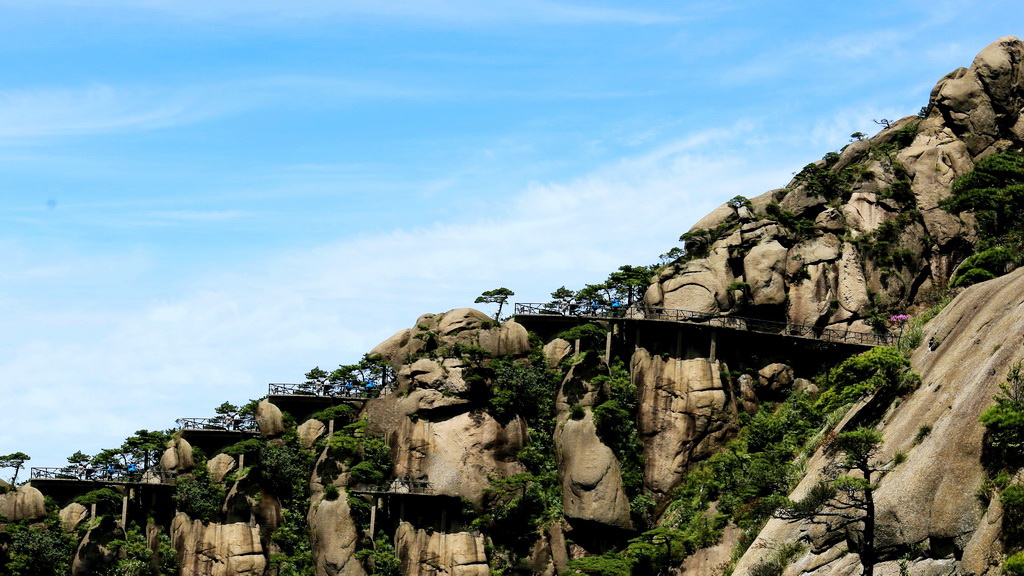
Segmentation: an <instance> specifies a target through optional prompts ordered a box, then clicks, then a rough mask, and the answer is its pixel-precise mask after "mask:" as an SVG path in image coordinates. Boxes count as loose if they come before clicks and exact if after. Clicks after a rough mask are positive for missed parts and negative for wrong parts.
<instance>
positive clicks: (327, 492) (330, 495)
mask: <svg viewBox="0 0 1024 576" xmlns="http://www.w3.org/2000/svg"><path fill="white" fill-rule="evenodd" d="M340 495H341V491H340V490H338V487H337V486H335V485H334V484H328V485H326V486H324V500H331V501H334V500H337V499H338V496H340Z"/></svg>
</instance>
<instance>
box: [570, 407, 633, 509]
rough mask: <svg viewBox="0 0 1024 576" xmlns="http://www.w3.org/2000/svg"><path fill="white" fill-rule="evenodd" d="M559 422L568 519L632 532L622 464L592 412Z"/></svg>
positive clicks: (588, 411) (587, 410) (587, 411)
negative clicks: (598, 432) (609, 445)
mask: <svg viewBox="0 0 1024 576" xmlns="http://www.w3.org/2000/svg"><path fill="white" fill-rule="evenodd" d="M563 417H564V415H563ZM559 420H562V421H561V423H560V425H559V426H558V430H557V432H556V433H555V450H556V454H557V455H558V463H559V470H561V477H562V502H563V507H564V510H563V513H564V515H565V517H566V518H568V519H569V520H570V522H571V521H572V520H573V519H578V520H588V521H592V522H597V523H600V524H606V525H608V526H615V527H618V528H630V529H631V528H632V527H633V525H632V522H631V520H630V517H629V498H627V497H626V493H625V492H624V491H623V489H622V473H621V471H620V469H619V461H618V460H617V459H616V458H615V453H614V452H612V449H611V448H609V447H608V446H606V445H605V444H604V443H602V442H601V439H600V438H599V437H598V435H597V428H596V427H595V426H594V417H593V415H592V414H591V412H590V410H589V409H586V410H585V413H584V417H583V418H582V419H580V420H572V419H567V418H566V419H564V420H563V418H560V419H559Z"/></svg>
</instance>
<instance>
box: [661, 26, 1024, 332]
mask: <svg viewBox="0 0 1024 576" xmlns="http://www.w3.org/2000/svg"><path fill="white" fill-rule="evenodd" d="M1022 106H1024V45H1022V43H1021V42H1020V40H1018V39H1016V38H1013V37H1007V38H1003V39H1001V40H998V41H996V42H995V43H993V44H992V45H990V46H989V47H987V48H986V49H985V50H984V51H982V52H981V53H980V54H979V55H978V57H977V58H976V59H975V61H974V63H973V64H972V65H971V67H970V68H960V69H958V70H955V71H954V72H952V73H950V74H949V75H947V76H946V77H945V78H943V79H942V80H940V81H939V83H938V84H937V85H936V86H935V89H934V90H933V91H932V94H931V98H930V101H929V103H928V106H927V107H926V108H924V109H923V110H922V115H920V116H916V117H908V118H903V119H901V120H897V121H894V122H891V125H890V126H888V127H887V128H885V129H884V130H882V131H881V132H879V133H878V134H877V135H875V136H873V137H864V138H861V139H859V140H856V141H854V142H852V143H851V144H850V145H848V146H846V147H845V148H844V149H843V151H842V152H841V153H839V154H834V153H831V154H828V155H826V157H825V159H824V160H822V161H819V162H817V163H815V164H811V165H808V166H807V167H805V168H804V170H802V171H801V172H800V173H799V174H798V175H797V176H796V178H794V180H793V181H792V182H790V183H789V185H787V186H786V187H785V188H781V189H778V190H773V191H770V192H767V193H765V194H762V195H760V196H757V197H755V198H752V199H751V200H750V201H749V202H747V201H745V199H742V198H741V199H736V200H734V201H732V202H730V203H727V204H725V205H723V206H721V207H719V208H718V209H716V210H715V211H714V212H712V213H711V214H709V215H708V216H706V217H705V218H703V219H702V220H700V221H699V222H698V223H697V224H696V225H695V226H694V228H693V229H691V231H690V232H689V234H688V235H687V236H688V237H689V238H688V240H687V242H686V247H687V250H686V251H687V254H688V256H687V257H684V258H682V259H680V261H677V262H676V263H674V264H672V265H670V266H668V267H666V268H665V269H664V270H663V271H662V272H661V273H660V274H659V275H658V277H657V279H656V281H655V282H654V283H653V284H652V285H651V287H650V289H649V290H648V291H647V294H646V303H647V304H648V305H649V306H655V307H666V308H681V309H686V310H695V311H700V312H713V313H719V312H721V313H734V314H739V315H754V316H757V317H762V318H773V319H779V320H781V319H786V320H788V321H789V322H793V323H798V324H811V325H817V326H853V327H857V328H861V329H864V328H868V326H866V325H865V321H866V320H870V319H871V317H872V316H873V315H876V316H877V315H879V314H880V313H882V315H885V314H884V313H886V312H889V311H897V310H905V309H906V307H907V306H908V305H910V304H912V303H914V302H917V301H919V300H921V299H928V298H930V297H933V296H934V293H935V291H936V290H937V289H941V288H943V287H945V286H946V284H947V282H948V280H949V278H950V275H951V273H952V272H953V269H954V268H955V267H956V266H957V265H958V264H959V263H960V261H961V260H962V259H963V258H964V257H965V256H966V255H967V254H968V253H969V247H970V246H971V245H972V244H973V243H974V242H975V237H974V231H973V230H974V227H973V221H972V220H971V217H970V216H969V215H967V216H965V217H964V218H963V219H960V218H958V217H956V216H953V215H951V214H949V213H947V212H946V211H944V210H942V209H941V208H939V206H938V204H939V202H940V201H941V200H943V199H944V198H947V197H948V196H949V194H950V190H951V186H952V183H953V181H954V180H955V179H956V178H957V177H958V176H961V175H963V174H965V173H967V172H968V171H970V170H971V169H972V168H973V166H974V163H975V162H976V161H977V160H978V159H980V158H982V157H984V156H987V155H990V154H992V153H995V152H1003V151H1006V150H1009V149H1011V148H1014V147H1019V146H1020V145H1021V143H1022V142H1024V115H1022V112H1021V111H1022Z"/></svg>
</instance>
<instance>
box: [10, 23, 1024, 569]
mask: <svg viewBox="0 0 1024 576" xmlns="http://www.w3.org/2000/svg"><path fill="white" fill-rule="evenodd" d="M880 123H881V124H882V125H883V129H882V130H881V131H880V132H879V133H878V134H876V135H874V136H870V137H869V136H867V135H861V134H857V135H854V141H853V142H851V143H850V144H849V145H848V146H846V147H845V148H844V149H843V150H842V151H840V152H830V153H828V154H826V155H825V157H824V158H823V159H822V160H821V161H819V162H816V163H813V164H810V165H808V166H806V167H804V168H803V170H801V171H800V172H799V173H798V174H797V176H796V177H795V178H794V179H793V181H792V182H790V183H789V184H788V185H786V186H785V187H784V188H780V189H777V190H772V191H769V192H766V193H764V194H761V195H759V196H756V197H753V198H749V199H748V198H744V197H736V198H734V199H733V200H731V201H730V202H728V203H726V204H724V205H723V206H721V207H719V208H718V209H716V210H715V211H713V212H712V213H711V214H709V215H707V216H706V217H705V218H703V219H702V220H701V221H700V222H698V223H697V225H696V226H695V227H694V228H693V229H691V230H690V231H689V232H687V233H686V234H684V235H683V240H684V241H685V249H684V250H682V251H676V253H673V254H672V255H671V257H672V258H673V259H672V261H670V262H668V263H666V264H665V265H663V266H661V267H660V268H658V269H657V270H656V271H655V274H654V276H653V278H652V280H651V283H650V286H649V287H648V288H647V289H646V293H645V294H644V296H643V298H642V301H638V302H632V301H629V302H626V305H624V306H609V307H607V308H602V309H601V310H600V311H596V310H595V311H583V312H582V313H580V314H571V313H567V312H570V311H571V309H570V308H569V304H568V302H569V300H568V298H564V299H563V301H562V302H561V303H552V304H551V305H550V306H548V307H547V309H546V310H532V311H530V312H531V313H526V314H517V315H515V316H514V319H509V320H505V321H502V322H498V321H496V320H494V319H492V318H491V317H489V316H487V315H486V314H484V313H482V312H480V311H477V310H473V309H469V308H464V309H458V310H452V311H449V312H446V313H443V314H426V315H424V316H421V317H420V318H419V319H417V320H416V321H415V323H414V324H413V325H412V326H411V327H410V328H408V329H405V330H402V331H400V332H399V333H397V334H395V335H394V336H392V337H391V338H389V339H388V340H386V341H385V342H382V343H381V344H379V345H378V346H377V347H375V348H374V349H373V350H371V351H369V353H368V354H367V356H366V358H365V359H364V360H363V361H362V362H360V363H359V364H356V365H347V366H342V367H340V368H339V370H337V371H335V372H333V373H328V372H326V371H320V370H319V369H316V370H314V371H311V372H310V373H309V374H307V381H306V383H304V384H303V385H301V386H300V387H299V388H298V389H297V391H298V392H300V393H298V394H295V393H284V392H278V393H272V394H271V395H269V396H268V397H266V398H264V399H262V400H261V401H260V402H259V403H258V404H255V405H253V406H251V407H249V409H238V408H237V407H229V408H234V410H231V409H229V408H225V409H224V410H223V411H222V412H223V413H224V415H225V416H227V417H228V418H229V419H228V420H224V421H223V425H221V424H216V423H214V424H211V423H206V424H203V425H202V426H199V427H198V428H192V429H186V430H184V431H178V432H176V433H174V434H173V435H171V436H169V437H166V438H165V437H163V436H160V437H159V441H160V442H159V445H158V446H156V448H152V447H146V446H147V445H146V441H147V439H149V438H151V437H150V436H147V435H139V437H138V439H137V441H135V442H134V443H129V442H126V448H124V450H126V451H131V450H135V452H132V454H145V455H146V456H145V457H144V458H143V457H141V456H140V457H139V459H138V460H139V461H140V462H141V461H143V460H144V461H145V465H144V466H141V467H140V470H139V471H138V473H137V475H136V476H134V477H130V476H124V477H121V478H120V479H121V480H127V481H113V480H112V478H107V480H104V479H103V478H101V477H99V474H97V475H96V477H81V474H80V473H76V472H75V471H73V470H70V469H69V470H66V471H65V472H64V473H63V475H64V477H63V478H58V479H37V480H33V481H32V482H30V483H29V484H27V485H23V486H21V487H19V488H18V489H17V490H12V491H9V492H8V493H6V494H0V571H3V570H6V571H7V573H10V574H45V573H71V574H76V575H85V574H181V575H183V576H198V575H215V576H234V575H241V574H245V575H253V576H256V575H281V576H285V575H293V574H303V575H305V574H310V575H312V574H315V575H317V576H336V575H347V576H355V575H370V574H375V575H390V574H408V575H435V574H448V575H459V576H470V575H486V574H544V575H554V574H563V573H569V574H608V575H612V574H623V575H626V574H657V573H661V574H682V573H685V574H699V575H704V574H707V575H713V574H734V575H737V576H740V575H748V574H749V575H754V576H765V575H769V574H777V575H783V574H785V575H787V576H795V575H808V576H809V575H817V576H825V575H834V576H847V575H854V574H862V573H864V574H893V575H895V574H915V575H931V574H934V575H939V574H943V575H946V574H962V575H979V576H980V575H995V574H1001V573H1004V572H1003V570H1004V569H1005V570H1008V571H1010V573H1024V566H1022V568H1021V570H1022V572H1013V570H1014V569H1015V568H1014V564H1013V563H1014V562H1015V560H1013V558H1015V557H1016V556H1013V555H1014V554H1015V553H1017V552H1019V550H1020V547H1021V545H1022V544H1024V539H1022V537H1021V536H1022V534H1021V533H1020V532H1022V530H1021V529H1020V521H1021V518H1024V489H1022V490H1021V494H1020V502H1019V503H1018V502H1016V501H1015V500H1013V495H1014V494H1016V492H1015V491H1016V490H1017V488H1016V487H1017V486H1019V485H1020V482H1021V478H1020V473H1019V472H1018V470H1019V465H1020V463H1021V461H1018V460H1016V459H1015V458H1017V457H1018V456H1024V453H1021V454H1017V453H1016V452H1013V450H1014V449H1015V448H1013V446H1012V444H1013V442H1012V441H1009V440H1007V441H1003V440H1001V439H1002V438H1004V436H999V435H994V434H995V433H994V432H993V430H997V431H1000V430H1001V431H1002V432H1000V433H1002V434H1010V436H1009V437H1011V438H1015V437H1013V436H1012V433H1013V430H1014V428H1013V427H1012V426H1010V427H1009V428H1008V430H1009V432H1007V430H1005V429H997V428H993V427H992V425H990V426H988V427H986V426H985V425H983V423H982V422H981V420H980V419H981V418H982V415H983V414H986V413H987V411H989V409H990V407H992V406H993V404H994V403H995V400H994V398H995V397H996V396H999V395H1000V394H1004V395H1005V394H1006V392H1005V391H1003V390H1002V389H1001V388H1000V384H1001V383H1003V382H1004V381H1008V380H1010V381H1011V384H1012V380H1013V375H1014V372H1013V370H1014V366H1015V365H1017V364H1018V363H1019V362H1020V361H1021V359H1022V357H1024V336H1022V335H1024V329H1022V325H1024V296H1022V294H1024V272H1021V271H1017V272H1012V273H1010V274H1006V275H1002V276H1000V274H1002V272H1004V271H1005V270H1002V269H1000V270H997V271H996V272H997V273H989V271H986V274H987V277H993V276H999V277H996V278H994V279H991V280H988V281H986V282H981V283H978V284H975V285H974V286H971V287H969V288H967V289H957V290H955V291H951V288H950V286H951V280H952V279H953V278H954V277H955V275H956V274H957V270H958V268H961V272H962V263H963V262H964V261H965V259H967V258H968V257H969V256H971V255H972V254H974V253H975V252H977V251H978V250H979V248H984V247H986V246H988V245H987V244H985V242H986V239H985V238H984V237H983V236H984V230H985V227H984V226H983V225H981V224H979V220H980V219H982V218H983V216H982V215H980V212H979V213H975V211H970V210H968V211H960V212H957V211H953V210H951V209H950V206H949V203H948V199H949V198H951V196H953V195H954V188H955V183H956V182H959V181H962V179H963V178H964V177H965V176H967V175H969V174H971V173H972V171H973V170H974V169H975V167H976V166H977V165H978V164H979V162H983V160H984V159H986V158H991V157H997V156H998V155H1000V154H1004V153H1008V152H1013V151H1019V150H1020V149H1021V147H1022V145H1024V43H1022V42H1021V41H1020V40H1018V39H1016V38H1013V37H1007V38H1003V39H1000V40H998V41H996V42H995V43H993V44H992V45H990V46H989V47H987V48H986V49H985V50H984V51H982V52H981V53H980V54H979V55H978V56H977V58H976V59H975V60H974V62H973V64H972V65H971V67H970V68H961V69H958V70H956V71H954V72H952V73H950V74H949V75H947V76H946V77H945V78H943V79H942V80H940V81H939V83H938V84H937V85H936V87H935V89H934V90H933V91H932V94H931V97H930V100H929V102H928V103H927V105H926V106H924V107H923V108H922V110H921V113H920V114H918V115H916V116H912V117H908V118H903V119H900V120H892V121H890V120H880ZM957 189H959V188H957ZM982 224H984V222H982ZM979 266H980V265H979ZM1000 266H1002V264H1000ZM553 296H554V295H553ZM563 296H564V295H563ZM608 304H610V302H608ZM943 306H945V307H944V308H943ZM683 311H685V312H683ZM538 312H543V313H538ZM905 313H910V315H909V317H908V316H905V315H904V314H905ZM888 329H891V330H894V331H896V332H897V333H898V336H899V338H898V339H896V338H889V337H888V336H886V332H885V331H886V330H888ZM887 343H888V344H892V346H874V345H876V344H887ZM367 383H369V384H370V385H372V386H369V385H368V384H367ZM353 385H355V386H354V387H353ZM381 387H383V388H385V390H384V393H383V394H378V393H377V391H378V389H380V388H381ZM371 388H373V390H372V393H370V392H371ZM1022 390H1024V389H1022ZM293 392H294V391H293ZM1021 394H1022V395H1021V398H1017V399H1016V400H1014V399H1013V398H1012V397H1006V396H1004V399H1006V398H1009V399H1008V400H1006V402H1011V403H1012V402H1015V401H1017V400H1020V401H1021V408H1022V416H1021V420H1020V422H1019V423H1018V426H1019V425H1020V424H1024V391H1022V393H1021ZM250 412H251V418H252V422H253V423H254V426H255V429H254V431H252V432H250V431H248V429H247V428H246V427H245V426H243V425H240V424H239V422H242V421H248V420H246V418H249V417H250ZM1022 436H1024V435H1022ZM853 440H858V441H859V444H856V443H854V444H851V443H850V442H852V441H853ZM140 446H141V448H140ZM1017 448H1021V446H1018V447H1017ZM858 451H860V452H858ZM861 453H862V454H861ZM125 454H127V452H122V453H121V455H122V456H124V455H125ZM857 454H861V455H862V456H864V458H862V459H860V460H858V458H857V457H856V456H857ZM107 456H110V455H109V454H108V455H107ZM150 456H152V458H150ZM124 457H126V456H124ZM94 460H95V459H94ZM157 461H158V463H157ZM133 462H135V461H134V460H133ZM58 476H59V474H58ZM168 479H173V483H170V482H168V481H167V480H168ZM844 496H845V498H846V499H845V500H844V499H843V498H844ZM815 499H817V500H815ZM1018 507H1020V509H1019V510H1018ZM1008 557H1009V559H1008ZM1020 564H1021V565H1024V558H1022V559H1021V561H1020Z"/></svg>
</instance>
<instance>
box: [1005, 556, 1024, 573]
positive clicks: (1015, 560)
mask: <svg viewBox="0 0 1024 576" xmlns="http://www.w3.org/2000/svg"><path fill="white" fill-rule="evenodd" d="M1003 571H1004V572H1006V573H1007V574H1012V575H1013V576H1024V552H1017V553H1016V554H1014V555H1013V556H1010V557H1009V558H1007V559H1006V563H1004V564H1003Z"/></svg>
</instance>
